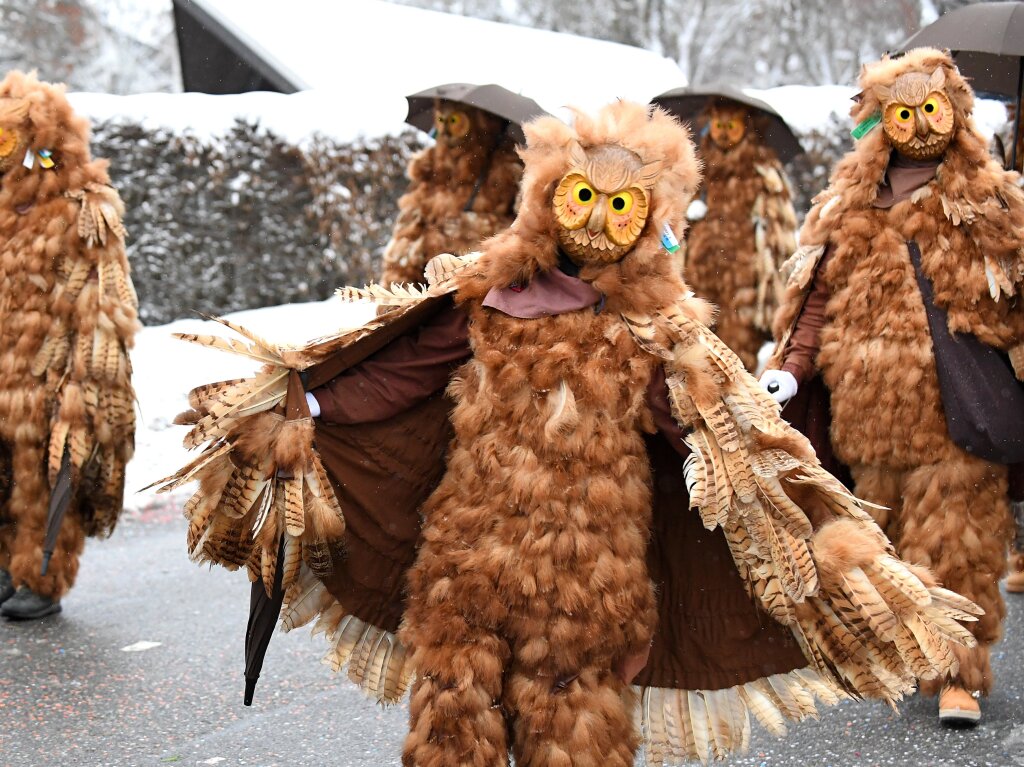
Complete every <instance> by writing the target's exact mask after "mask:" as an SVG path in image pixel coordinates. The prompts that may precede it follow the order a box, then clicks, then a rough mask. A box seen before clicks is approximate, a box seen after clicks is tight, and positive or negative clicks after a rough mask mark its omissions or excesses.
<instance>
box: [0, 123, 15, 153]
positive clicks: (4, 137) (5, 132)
mask: <svg viewBox="0 0 1024 767" xmlns="http://www.w3.org/2000/svg"><path fill="white" fill-rule="evenodd" d="M18 143H19V140H18V132H17V131H15V130H11V129H9V128H0V157H8V156H10V154H11V153H12V152H14V150H15V149H17V148H18Z"/></svg>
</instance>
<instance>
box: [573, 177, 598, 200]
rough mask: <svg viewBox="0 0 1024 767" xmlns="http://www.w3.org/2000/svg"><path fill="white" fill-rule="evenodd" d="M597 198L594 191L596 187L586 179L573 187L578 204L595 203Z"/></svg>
mask: <svg viewBox="0 0 1024 767" xmlns="http://www.w3.org/2000/svg"><path fill="white" fill-rule="evenodd" d="M596 198H597V195H596V194H595V192H594V187H592V186H591V185H590V184H588V183H587V182H586V181H579V182H577V183H576V185H575V186H574V187H573V188H572V199H573V200H574V201H575V202H576V204H577V205H586V206H590V205H593V204H594V200H595V199H596Z"/></svg>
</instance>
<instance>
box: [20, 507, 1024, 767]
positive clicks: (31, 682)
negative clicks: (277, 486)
mask: <svg viewBox="0 0 1024 767" xmlns="http://www.w3.org/2000/svg"><path fill="white" fill-rule="evenodd" d="M248 593H249V586H248V581H247V579H246V578H245V576H244V575H241V574H240V573H228V572H225V571H223V570H220V569H216V570H208V569H207V568H205V567H204V568H200V567H197V566H195V565H193V564H192V563H191V562H189V561H188V559H187V557H186V556H185V554H184V522H183V521H182V519H181V517H180V515H178V514H177V512H176V511H174V510H173V509H168V508H164V509H162V510H161V509H157V510H151V511H148V512H145V513H142V514H139V515H136V516H133V517H132V518H131V519H128V520H125V521H124V522H123V523H122V524H121V526H120V527H119V529H118V531H117V532H116V533H115V535H114V536H113V538H112V539H110V540H108V541H100V542H97V541H90V543H89V544H88V546H87V550H86V554H85V557H84V559H83V562H82V570H81V575H80V577H79V581H78V585H77V586H76V588H75V590H74V591H73V592H72V593H71V594H70V595H69V596H68V597H67V598H66V599H65V601H64V612H63V613H62V614H61V615H58V616H54V617H51V618H48V619H46V620H44V621H41V622H35V623H28V624H14V623H8V622H0V765H2V767H108V766H110V767H113V766H115V765H116V766H117V767H149V766H151V765H153V766H158V765H168V764H171V765H174V764H177V765H189V766H190V767H191V766H192V765H220V767H236V766H243V765H244V766H247V767H248V766H259V767H279V766H280V767H284V766H285V765H287V766H289V767H291V766H296V767H305V766H307V765H309V766H312V765H316V766H318V767H319V766H322V765H332V766H337V767H371V766H372V767H377V766H378V765H398V764H399V753H400V750H401V744H402V738H403V734H404V728H405V722H406V718H407V716H408V711H407V709H406V708H405V707H404V706H398V707H395V708H391V709H387V710H385V709H381V708H379V707H377V706H375V705H373V704H371V703H370V702H369V701H367V700H366V699H365V698H364V697H363V696H362V694H361V693H359V692H358V690H356V689H354V687H353V686H352V685H351V684H350V683H348V682H347V680H346V679H344V678H343V677H340V676H338V675H335V674H333V673H332V672H331V671H330V669H329V668H327V667H326V666H323V665H321V664H320V662H319V659H320V657H321V655H322V654H323V652H324V650H325V645H324V641H323V638H322V637H319V636H318V637H313V638H311V637H310V635H309V631H308V629H299V630H297V631H296V632H295V633H293V634H291V635H281V634H279V635H277V636H276V637H275V639H274V641H273V643H272V644H271V646H270V651H269V653H268V657H267V663H266V665H265V667H264V671H263V677H262V679H261V680H260V685H259V686H258V687H257V690H256V699H255V702H254V705H253V706H252V708H245V707H243V706H242V642H243V638H244V634H245V621H246V611H247V607H248ZM139 642H151V643H156V642H158V643H159V645H157V646H154V647H151V648H150V649H146V650H137V651H131V652H129V651H125V650H123V648H125V647H129V646H131V645H134V644H136V643H139ZM1022 650H1024V596H1018V597H1011V600H1010V614H1009V619H1008V622H1007V638H1006V639H1005V640H1004V642H1003V643H1002V644H1001V645H999V646H998V647H997V648H996V652H995V665H996V674H997V679H998V689H997V691H996V692H995V693H994V694H993V696H992V697H991V698H990V699H989V700H988V701H987V702H986V703H985V704H984V712H985V713H984V720H983V724H982V725H981V726H980V727H978V728H977V729H975V730H965V731H956V730H944V729H942V728H940V727H939V726H938V724H937V722H936V719H935V713H934V707H935V702H934V700H921V699H919V698H914V699H912V700H910V701H908V702H906V703H905V704H904V705H903V706H901V715H900V716H896V715H894V714H893V713H892V712H891V711H890V710H889V709H887V708H885V707H883V706H881V705H878V704H865V703H846V704H843V705H840V706H838V707H836V708H835V709H832V710H829V711H826V712H825V713H824V714H823V716H822V719H821V721H819V722H808V723H804V724H801V725H796V726H794V727H792V728H791V731H790V735H789V737H787V738H786V739H784V740H776V739H775V738H773V737H771V736H770V735H768V734H766V733H764V732H763V731H757V730H756V728H755V735H754V738H753V741H752V745H751V751H750V753H749V754H747V755H746V756H744V757H741V758H736V759H733V760H731V761H730V762H729V764H732V765H742V766H743V767H775V766H776V765H786V766H788V767H798V766H799V767H847V766H853V765H858V766H859V765H865V766H867V767H871V766H872V765H913V766H915V767H983V766H984V767H1018V766H1019V767H1024V702H1022V700H1021V694H1020V691H1021V690H1022V689H1024V678H1022V676H1024V675H1022V672H1021V662H1020V661H1021V657H1022Z"/></svg>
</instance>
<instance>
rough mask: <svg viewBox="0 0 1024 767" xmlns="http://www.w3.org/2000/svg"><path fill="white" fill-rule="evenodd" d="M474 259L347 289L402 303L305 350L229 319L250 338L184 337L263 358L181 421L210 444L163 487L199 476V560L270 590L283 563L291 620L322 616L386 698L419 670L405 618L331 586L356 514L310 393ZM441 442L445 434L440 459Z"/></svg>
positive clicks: (419, 311) (363, 681)
mask: <svg viewBox="0 0 1024 767" xmlns="http://www.w3.org/2000/svg"><path fill="white" fill-rule="evenodd" d="M475 255H476V254H470V255H469V256H466V257H463V258H457V257H454V256H447V255H442V256H439V257H437V258H435V259H434V260H433V261H432V262H431V263H430V265H429V266H428V268H427V277H428V282H429V284H428V286H427V287H423V288H420V287H407V286H401V285H397V286H392V287H391V288H390V289H385V288H383V287H380V286H377V285H371V286H369V287H367V288H364V289H354V288H344V289H342V290H340V291H339V294H340V296H341V297H342V298H343V299H345V300H374V301H376V302H378V304H383V305H387V306H390V307H392V309H391V310H390V311H388V312H386V313H383V314H381V315H380V316H378V317H376V318H374V319H372V320H370V321H369V322H367V323H366V324H364V325H362V326H360V327H358V328H354V329H348V330H344V331H341V332H339V333H337V334H334V335H332V336H328V337H324V338H320V339H317V340H315V341H312V342H311V343H309V344H307V345H305V346H302V347H297V348H287V347H283V346H280V345H276V344H274V343H272V342H270V341H268V340H266V339H263V338H260V337H259V336H257V335H255V334H253V333H251V332H249V331H248V330H246V329H245V328H242V327H239V326H237V325H235V324H233V323H231V322H229V321H227V320H223V319H221V320H220V322H221V323H223V324H224V325H225V326H226V327H228V328H229V329H231V330H233V331H235V332H236V333H238V334H239V335H240V336H242V338H243V339H244V340H241V341H239V340H234V339H225V338H220V337H217V336H206V335H202V336H201V335H193V334H179V338H182V339H183V340H186V341H190V342H192V343H196V344H199V345H201V346H206V347H208V348H214V349H220V350H222V351H227V352H231V353H235V354H240V355H242V356H245V357H248V358H250V359H252V360H255V361H258V362H261V363H263V366H262V368H261V370H260V371H259V372H258V373H257V374H256V375H255V376H253V377H251V378H244V379H236V380H231V381H220V382H216V383H211V384H206V385H204V386H200V387H197V388H195V389H193V390H192V391H191V392H190V394H189V403H190V405H191V407H192V410H190V411H187V412H186V413H183V414H182V415H180V416H179V417H178V422H179V423H184V424H190V425H191V426H192V429H191V431H190V432H189V433H188V434H187V435H186V437H185V440H184V443H185V446H186V447H189V448H196V447H201V450H200V452H199V454H198V456H196V458H195V459H194V460H192V461H191V462H190V463H189V464H187V465H186V466H184V467H182V468H181V469H180V470H179V471H178V472H177V473H175V474H174V475H172V476H169V477H166V478H164V479H162V480H159V481H158V482H156V483H154V486H159V491H160V492H165V491H168V490H171V489H174V488H177V487H179V486H181V485H183V484H185V483H187V482H190V481H193V480H198V481H199V489H198V490H197V491H196V492H195V494H194V495H193V496H192V497H191V498H190V499H189V500H188V502H187V503H186V504H185V509H184V513H185V517H186V519H188V522H189V527H188V533H187V536H188V539H187V542H188V549H189V553H190V555H191V557H192V558H193V559H194V560H195V561H197V562H210V563H216V564H219V565H223V566H224V567H226V568H228V569H230V570H235V569H238V568H241V567H245V568H246V569H247V570H248V574H249V577H250V579H251V580H252V581H254V582H255V581H257V580H262V582H263V585H264V587H265V589H266V591H267V593H268V594H270V593H271V591H273V586H274V580H275V576H276V574H277V571H278V570H279V569H280V570H281V583H282V587H283V589H284V593H285V598H284V608H283V611H282V619H283V626H284V628H285V629H286V630H287V629H291V628H294V627H296V626H301V625H305V624H306V623H309V622H310V621H313V620H314V619H317V618H319V620H318V622H317V625H316V629H315V631H325V632H327V634H328V636H329V638H330V640H331V643H332V650H331V653H330V654H329V656H328V659H327V660H328V661H329V662H330V663H331V664H332V665H333V666H334V667H335V668H336V669H337V668H340V667H341V666H342V665H345V664H346V663H348V665H349V675H350V677H351V678H352V679H353V680H354V681H356V682H357V683H358V684H360V686H362V687H363V688H364V689H365V690H366V691H367V692H368V693H369V694H371V695H372V696H374V697H376V698H377V699H378V700H381V701H396V700H398V699H399V698H400V697H401V696H402V694H403V693H404V692H405V689H406V687H407V686H408V683H409V681H410V678H411V668H410V667H409V664H408V663H407V660H406V655H405V650H404V648H402V647H401V645H400V644H399V643H398V642H397V640H396V639H395V637H394V629H395V628H397V626H390V627H383V626H378V625H375V624H374V623H373V622H372V621H367V620H363V619H361V618H358V617H356V616H355V615H354V614H352V613H351V611H350V610H347V609H346V608H345V607H342V606H341V605H340V604H338V601H337V599H335V597H333V596H332V595H331V593H330V591H329V588H328V586H326V585H325V581H326V582H328V583H329V582H330V581H331V578H332V569H333V567H334V563H335V562H336V561H338V560H339V559H342V558H343V555H342V554H341V552H340V549H341V546H342V544H343V539H344V536H345V533H346V517H345V509H344V508H343V505H342V503H341V502H340V501H339V498H338V495H337V493H336V492H335V487H334V485H333V483H332V481H331V477H330V476H329V474H328V468H327V467H326V466H325V460H324V459H323V457H322V456H321V453H320V451H319V450H318V448H317V446H316V444H315V443H314V423H313V419H312V418H310V414H309V410H308V408H307V406H306V401H305V396H304V391H305V390H306V388H313V387H315V386H317V385H320V384H322V383H324V382H326V381H327V380H330V379H331V378H333V377H335V376H337V375H338V374H339V373H341V372H343V371H344V370H346V369H348V368H349V367H351V366H353V365H355V364H357V363H359V362H360V361H362V360H363V359H365V358H366V357H367V356H369V355H370V354H372V353H373V352H375V351H377V350H378V349H380V348H382V347H383V346H385V345H386V344H387V343H388V342H389V341H390V340H392V339H394V338H396V337H397V336H399V335H401V334H402V333H403V332H405V331H406V330H410V329H412V328H414V327H415V326H416V325H417V324H418V323H419V322H421V321H422V320H423V318H424V316H429V313H430V312H431V311H434V310H436V309H437V306H438V304H439V303H440V302H443V301H448V300H450V299H449V298H448V294H449V293H451V292H452V291H453V290H454V284H453V279H452V278H453V276H454V275H455V274H456V273H457V272H459V271H460V270H461V269H463V268H465V267H466V266H467V265H469V264H470V263H472V262H473V260H474V259H475ZM438 412H440V411H438ZM434 415H436V413H433V411H432V415H431V416H430V417H431V418H432V419H433V420H437V419H436V418H434V417H433V416H434ZM443 417H444V418H445V421H444V422H445V424H446V423H447V421H446V414H444V415H443ZM370 427H372V425H369V426H368V427H366V428H370ZM363 431H365V429H363ZM443 447H444V443H443V442H442V443H440V446H439V449H438V451H437V462H438V463H439V464H441V463H443ZM400 484H401V483H400ZM421 500H422V499H421ZM359 532H360V533H361V534H365V531H364V530H360V531H359Z"/></svg>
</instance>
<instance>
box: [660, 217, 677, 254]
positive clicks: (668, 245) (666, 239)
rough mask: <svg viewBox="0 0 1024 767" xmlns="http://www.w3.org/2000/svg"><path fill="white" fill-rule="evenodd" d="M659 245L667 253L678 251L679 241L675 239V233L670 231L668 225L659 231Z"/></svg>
mask: <svg viewBox="0 0 1024 767" xmlns="http://www.w3.org/2000/svg"><path fill="white" fill-rule="evenodd" d="M661 244H662V246H663V247H664V248H665V250H667V251H668V252H669V253H675V252H676V251H677V250H679V240H677V239H676V235H675V232H673V231H672V227H671V226H669V225H668V224H665V226H663V227H662V229H661Z"/></svg>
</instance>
